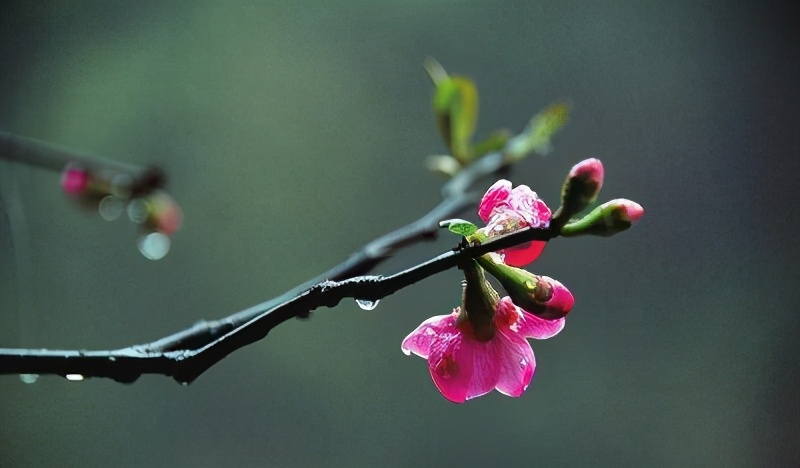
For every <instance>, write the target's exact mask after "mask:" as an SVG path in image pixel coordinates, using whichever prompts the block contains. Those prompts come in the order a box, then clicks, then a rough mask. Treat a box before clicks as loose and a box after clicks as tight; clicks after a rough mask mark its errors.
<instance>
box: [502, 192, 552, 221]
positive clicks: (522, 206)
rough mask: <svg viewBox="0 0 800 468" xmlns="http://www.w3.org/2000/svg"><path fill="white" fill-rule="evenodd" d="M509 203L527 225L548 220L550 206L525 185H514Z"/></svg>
mask: <svg viewBox="0 0 800 468" xmlns="http://www.w3.org/2000/svg"><path fill="white" fill-rule="evenodd" d="M509 205H510V208H511V211H513V212H514V213H516V214H517V215H518V216H520V217H521V218H522V219H523V220H525V222H526V223H527V224H528V225H529V226H533V227H539V226H541V225H543V224H545V223H546V222H547V221H549V220H550V208H548V207H547V205H546V204H545V203H544V202H543V201H542V200H541V199H540V198H539V195H537V194H536V192H534V191H533V190H531V188H530V187H528V186H527V185H518V186H517V187H514V190H512V191H511V197H510V199H509Z"/></svg>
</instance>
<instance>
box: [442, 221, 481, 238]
mask: <svg viewBox="0 0 800 468" xmlns="http://www.w3.org/2000/svg"><path fill="white" fill-rule="evenodd" d="M447 230H448V231H450V232H452V233H454V234H458V235H460V236H464V237H467V236H469V235H470V234H472V233H474V232H475V231H477V230H478V226H476V225H474V224H472V223H470V222H469V221H464V220H463V219H461V220H458V221H456V222H454V223H450V225H449V226H447Z"/></svg>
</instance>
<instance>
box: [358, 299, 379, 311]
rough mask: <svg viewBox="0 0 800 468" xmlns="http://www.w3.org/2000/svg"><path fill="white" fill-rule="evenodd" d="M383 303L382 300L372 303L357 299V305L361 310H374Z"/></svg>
mask: <svg viewBox="0 0 800 468" xmlns="http://www.w3.org/2000/svg"><path fill="white" fill-rule="evenodd" d="M379 302H381V301H380V299H379V300H377V301H370V300H368V299H356V305H358V307H360V308H361V310H374V309H375V308H376V307H378V303H379Z"/></svg>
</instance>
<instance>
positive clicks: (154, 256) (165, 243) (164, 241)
mask: <svg viewBox="0 0 800 468" xmlns="http://www.w3.org/2000/svg"><path fill="white" fill-rule="evenodd" d="M169 245H170V241H169V237H167V236H165V235H164V234H162V233H160V232H151V233H150V234H148V235H146V236H142V238H141V239H139V243H138V247H139V252H141V253H142V255H144V256H145V258H147V259H148V260H160V259H162V258H164V255H166V254H167V252H169Z"/></svg>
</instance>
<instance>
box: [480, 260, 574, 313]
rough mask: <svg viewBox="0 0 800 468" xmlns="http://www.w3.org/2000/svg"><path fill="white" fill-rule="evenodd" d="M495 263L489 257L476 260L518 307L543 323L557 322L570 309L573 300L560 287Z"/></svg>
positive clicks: (557, 284) (569, 294)
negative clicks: (542, 320) (544, 321)
mask: <svg viewBox="0 0 800 468" xmlns="http://www.w3.org/2000/svg"><path fill="white" fill-rule="evenodd" d="M498 260H499V258H498V257H496V256H494V257H493V256H490V255H483V256H481V257H478V263H479V264H480V265H481V266H483V267H484V268H485V269H486V270H487V271H488V272H489V273H491V274H492V276H494V277H495V278H497V280H498V281H500V284H502V285H503V288H505V290H506V292H508V296H509V297H510V298H511V300H512V301H513V302H514V304H516V305H517V306H518V307H521V308H522V309H525V310H526V311H528V312H530V313H532V314H533V315H536V316H537V317H539V318H543V319H545V320H556V319H560V318H562V317H564V316H566V315H567V314H568V313H569V311H570V310H572V306H573V304H574V303H575V299H574V298H573V297H572V293H570V292H569V290H568V289H567V288H566V287H565V286H564V285H563V284H561V283H560V282H558V281H556V280H554V279H553V278H550V277H547V276H539V275H534V274H533V273H530V272H529V271H526V270H523V269H521V268H515V267H511V266H508V265H506V264H504V263H502V262H501V261H498Z"/></svg>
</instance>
